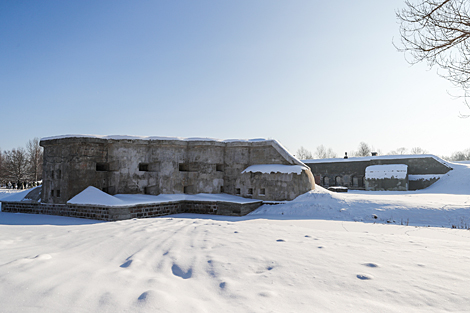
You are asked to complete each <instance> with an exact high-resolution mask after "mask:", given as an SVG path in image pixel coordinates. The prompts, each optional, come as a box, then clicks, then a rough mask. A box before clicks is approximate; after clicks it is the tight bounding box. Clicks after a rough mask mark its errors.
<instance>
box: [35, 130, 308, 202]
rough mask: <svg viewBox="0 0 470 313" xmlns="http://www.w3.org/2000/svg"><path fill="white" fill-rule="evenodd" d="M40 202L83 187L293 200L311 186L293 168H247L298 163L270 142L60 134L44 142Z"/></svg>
mask: <svg viewBox="0 0 470 313" xmlns="http://www.w3.org/2000/svg"><path fill="white" fill-rule="evenodd" d="M40 144H41V146H42V147H44V166H43V193H42V202H43V203H55V204H64V203H66V202H67V201H68V200H69V199H71V198H72V197H74V196H75V195H77V194H78V193H80V192H81V191H83V190H84V189H85V188H86V187H88V186H94V187H97V188H99V189H101V190H103V191H105V192H107V193H109V194H111V195H114V194H118V193H119V194H139V193H142V194H152V195H158V194H175V193H176V194H177V193H187V194H196V193H227V194H232V195H239V196H243V197H247V198H253V199H260V200H267V201H281V200H292V199H294V198H295V197H297V196H298V195H300V194H302V193H305V192H307V191H309V190H311V189H313V188H314V179H313V175H312V173H311V171H310V169H309V168H308V167H306V168H305V169H304V170H303V171H302V172H301V173H300V174H296V173H279V172H278V173H244V174H241V172H242V171H243V170H245V169H246V168H247V167H249V166H251V165H256V164H282V165H301V166H304V164H303V163H302V162H300V161H299V160H297V159H295V158H294V157H293V156H292V155H290V154H289V153H288V152H287V151H286V150H285V149H284V148H283V147H282V146H281V145H280V144H279V143H278V142H277V141H275V140H259V141H217V140H206V139H200V140H180V139H163V138H157V139H148V138H147V139H140V138H118V139H116V138H112V137H105V138H100V137H95V136H89V137H86V136H65V137H55V138H54V137H52V138H45V139H42V140H41V143H40Z"/></svg>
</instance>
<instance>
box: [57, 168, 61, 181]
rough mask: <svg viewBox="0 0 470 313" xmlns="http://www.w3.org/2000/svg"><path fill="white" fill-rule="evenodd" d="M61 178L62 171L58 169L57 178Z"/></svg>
mask: <svg viewBox="0 0 470 313" xmlns="http://www.w3.org/2000/svg"><path fill="white" fill-rule="evenodd" d="M61 178H62V171H61V170H58V171H57V179H61Z"/></svg>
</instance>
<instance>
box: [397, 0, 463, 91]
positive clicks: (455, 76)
mask: <svg viewBox="0 0 470 313" xmlns="http://www.w3.org/2000/svg"><path fill="white" fill-rule="evenodd" d="M396 16H397V19H398V21H399V23H400V35H401V46H398V47H397V49H398V50H399V51H402V52H405V54H406V55H409V56H411V58H409V59H407V61H408V62H409V63H411V64H416V63H419V62H423V61H425V62H426V63H427V64H428V66H429V67H433V66H434V65H437V66H439V67H440V68H441V69H442V70H443V71H442V72H440V73H439V75H440V76H442V77H444V78H446V79H447V80H449V81H450V82H451V83H453V84H454V85H455V86H457V87H460V88H461V89H463V90H464V92H465V96H468V92H469V91H470V42H469V38H470V1H468V0H419V1H417V2H416V1H415V3H412V1H409V0H406V1H405V8H403V9H402V10H400V11H398V12H397V13H396Z"/></svg>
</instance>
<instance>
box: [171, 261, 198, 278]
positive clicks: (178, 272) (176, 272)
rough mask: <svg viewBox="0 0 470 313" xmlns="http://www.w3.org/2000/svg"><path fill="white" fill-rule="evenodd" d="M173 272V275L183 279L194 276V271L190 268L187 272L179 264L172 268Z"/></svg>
mask: <svg viewBox="0 0 470 313" xmlns="http://www.w3.org/2000/svg"><path fill="white" fill-rule="evenodd" d="M171 271H172V272H173V275H175V276H178V277H181V278H183V279H188V278H191V277H192V276H193V269H192V268H190V269H189V270H187V271H186V272H185V271H183V270H182V269H181V267H179V266H178V265H177V264H173V266H172V267H171Z"/></svg>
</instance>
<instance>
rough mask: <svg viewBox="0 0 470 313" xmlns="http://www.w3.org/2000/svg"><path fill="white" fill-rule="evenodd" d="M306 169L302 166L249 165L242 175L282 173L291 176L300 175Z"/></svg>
mask: <svg viewBox="0 0 470 313" xmlns="http://www.w3.org/2000/svg"><path fill="white" fill-rule="evenodd" d="M307 169H308V168H307V167H305V166H302V165H283V164H257V165H251V166H249V167H247V168H246V169H245V170H244V171H243V172H242V174H243V173H258V172H259V173H263V174H271V173H283V174H291V173H295V174H297V175H300V174H301V173H302V171H305V170H307Z"/></svg>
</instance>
